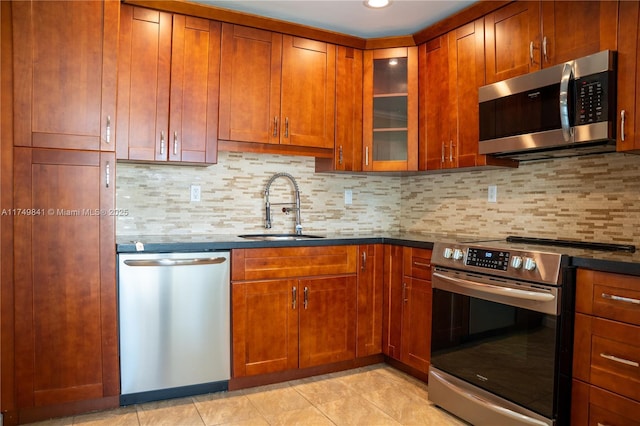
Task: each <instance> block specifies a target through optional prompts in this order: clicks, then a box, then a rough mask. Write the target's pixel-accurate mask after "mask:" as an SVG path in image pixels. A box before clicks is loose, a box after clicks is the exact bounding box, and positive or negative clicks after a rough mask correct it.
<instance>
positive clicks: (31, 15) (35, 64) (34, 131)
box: [12, 0, 120, 151]
mask: <svg viewBox="0 0 640 426" xmlns="http://www.w3.org/2000/svg"><path fill="white" fill-rule="evenodd" d="M119 7H120V6H119V2H118V1H111V0H107V1H73V2H68V1H16V2H12V17H13V52H14V61H13V63H14V73H13V78H14V90H15V93H14V102H15V103H14V117H15V118H14V145H16V146H32V147H39V148H67V149H83V150H103V151H113V150H114V141H115V138H114V136H115V132H114V131H113V130H114V129H115V118H116V106H115V104H116V58H117V45H118V14H119Z"/></svg>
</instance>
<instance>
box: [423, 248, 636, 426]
mask: <svg viewBox="0 0 640 426" xmlns="http://www.w3.org/2000/svg"><path fill="white" fill-rule="evenodd" d="M576 246H577V247H579V248H582V249H596V250H601V249H604V250H626V251H632V250H635V247H633V246H620V245H615V244H598V243H577V242H575V241H567V240H541V239H527V238H520V237H509V238H508V239H507V241H505V240H501V241H484V242H459V241H448V242H447V241H443V242H437V243H435V244H434V247H433V255H432V259H431V263H432V265H433V269H432V271H433V272H432V285H433V311H432V333H431V336H432V337H431V339H432V343H431V367H430V371H429V399H430V400H431V401H432V402H434V403H435V404H436V405H438V406H440V407H441V408H443V409H445V410H447V411H449V412H451V413H453V414H455V415H457V416H458V417H460V418H462V419H464V420H466V421H469V422H470V423H472V424H474V425H507V424H508V425H564V424H569V414H570V411H569V408H570V402H571V401H570V398H571V363H572V346H573V310H574V288H575V271H574V269H573V268H572V267H570V266H569V259H570V257H569V256H568V255H567V254H566V253H567V252H569V251H571V248H570V247H576Z"/></svg>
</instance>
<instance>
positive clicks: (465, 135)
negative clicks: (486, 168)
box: [445, 19, 485, 167]
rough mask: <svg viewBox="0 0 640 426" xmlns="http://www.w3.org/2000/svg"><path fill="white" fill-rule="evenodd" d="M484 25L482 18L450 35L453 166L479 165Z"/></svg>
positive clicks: (451, 153)
mask: <svg viewBox="0 0 640 426" xmlns="http://www.w3.org/2000/svg"><path fill="white" fill-rule="evenodd" d="M484 69H485V65H484V26H483V22H482V19H479V20H477V21H475V22H472V23H470V24H467V25H465V26H463V27H461V28H459V29H457V30H454V31H453V32H452V33H450V34H449V87H450V88H451V90H450V91H449V99H450V100H449V104H450V105H451V106H452V108H451V111H452V115H451V120H452V123H451V127H452V129H454V132H455V134H454V137H453V138H452V142H451V143H450V148H449V149H450V151H449V153H447V154H446V155H445V157H446V156H447V155H448V156H450V157H452V158H453V162H451V163H450V164H449V166H450V167H473V166H476V165H477V164H478V162H477V160H478V140H479V130H478V129H479V127H480V126H479V122H478V116H479V111H478V88H479V87H480V86H482V85H483V84H484Z"/></svg>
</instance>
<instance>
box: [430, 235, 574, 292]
mask: <svg viewBox="0 0 640 426" xmlns="http://www.w3.org/2000/svg"><path fill="white" fill-rule="evenodd" d="M562 258H563V256H562V255H561V254H559V253H550V252H539V251H531V250H520V249H517V248H513V249H512V248H508V247H501V246H500V244H498V243H492V242H485V244H482V245H480V244H478V245H467V244H464V243H451V242H449V243H447V242H436V243H434V245H433V255H432V257H431V264H432V265H434V266H443V267H445V268H446V267H449V268H454V269H459V270H468V271H473V272H477V273H483V274H488V275H496V276H501V277H508V278H512V279H523V280H527V281H532V282H540V283H548V284H552V285H554V284H557V283H558V282H559V279H560V275H559V274H560V266H561V262H562Z"/></svg>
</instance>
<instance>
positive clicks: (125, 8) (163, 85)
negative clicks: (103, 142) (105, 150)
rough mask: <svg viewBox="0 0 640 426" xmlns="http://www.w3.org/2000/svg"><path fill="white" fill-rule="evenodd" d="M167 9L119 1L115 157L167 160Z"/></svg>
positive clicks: (169, 71) (168, 39)
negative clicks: (145, 7)
mask: <svg viewBox="0 0 640 426" xmlns="http://www.w3.org/2000/svg"><path fill="white" fill-rule="evenodd" d="M171 20H172V18H171V14H169V13H165V12H158V11H154V10H150V9H144V8H139V7H132V6H129V5H122V8H121V19H120V48H119V54H118V61H119V64H118V126H117V140H118V145H117V156H118V158H119V159H129V160H144V161H166V160H167V152H168V149H169V145H168V144H169V140H170V136H169V134H168V132H169V79H170V73H171Z"/></svg>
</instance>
